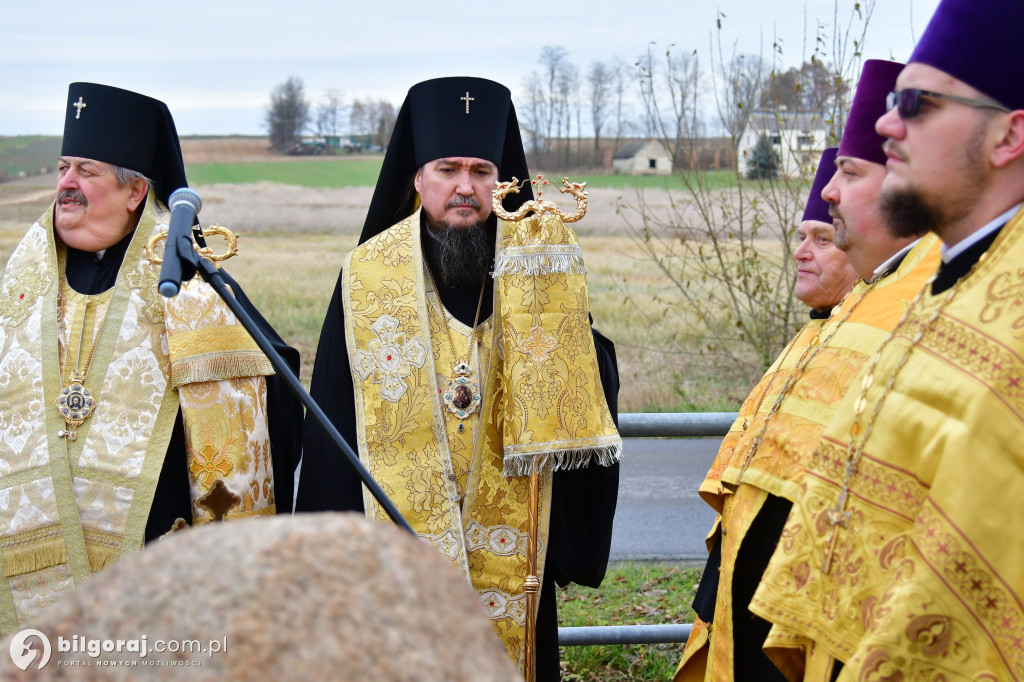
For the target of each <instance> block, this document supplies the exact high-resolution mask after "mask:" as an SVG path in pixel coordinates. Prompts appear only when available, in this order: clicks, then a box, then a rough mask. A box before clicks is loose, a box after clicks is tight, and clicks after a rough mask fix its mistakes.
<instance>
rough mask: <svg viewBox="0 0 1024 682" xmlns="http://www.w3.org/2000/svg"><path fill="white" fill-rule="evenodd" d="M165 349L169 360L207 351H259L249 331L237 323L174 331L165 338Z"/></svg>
mask: <svg viewBox="0 0 1024 682" xmlns="http://www.w3.org/2000/svg"><path fill="white" fill-rule="evenodd" d="M167 349H168V351H169V352H170V355H171V362H175V361H177V360H183V359H185V358H187V357H191V356H193V355H207V354H209V353H223V352H228V351H245V350H248V351H256V352H259V346H257V345H256V342H255V341H253V339H252V337H251V336H249V332H247V331H245V327H242V326H241V325H237V324H230V325H217V326H214V327H203V328H201V329H191V330H189V331H183V332H175V333H173V334H171V335H170V337H169V338H168V339H167Z"/></svg>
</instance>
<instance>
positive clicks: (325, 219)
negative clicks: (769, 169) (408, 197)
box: [0, 177, 756, 412]
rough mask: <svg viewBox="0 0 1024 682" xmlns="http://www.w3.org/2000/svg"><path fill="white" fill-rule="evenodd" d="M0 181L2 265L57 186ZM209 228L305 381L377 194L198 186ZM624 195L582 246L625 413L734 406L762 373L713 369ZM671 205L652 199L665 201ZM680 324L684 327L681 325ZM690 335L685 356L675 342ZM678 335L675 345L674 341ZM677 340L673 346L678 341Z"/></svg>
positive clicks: (600, 213) (611, 201)
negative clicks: (227, 237) (634, 234)
mask: <svg viewBox="0 0 1024 682" xmlns="http://www.w3.org/2000/svg"><path fill="white" fill-rule="evenodd" d="M31 180H33V181H32V182H18V183H8V184H5V185H0V262H6V259H7V257H8V255H9V254H10V252H11V251H12V250H13V248H14V246H16V245H17V242H18V240H19V239H20V238H21V235H22V234H24V231H25V229H26V228H27V226H28V225H29V224H30V223H31V222H32V221H33V220H35V219H36V218H38V217H39V215H41V214H42V212H43V211H44V210H45V209H46V207H47V206H48V205H49V203H50V201H51V200H52V198H53V190H52V189H51V188H52V184H49V182H51V181H52V178H45V177H43V178H38V179H31ZM199 192H200V195H201V196H202V197H203V203H204V207H203V211H202V216H203V218H204V219H205V222H206V223H208V224H209V223H213V222H218V223H221V224H224V225H227V226H228V227H231V228H232V229H233V230H235V231H236V232H238V233H240V234H241V235H242V238H241V241H240V243H239V247H240V249H241V256H240V257H239V258H237V259H232V260H231V261H228V262H227V263H226V264H225V267H226V268H227V270H228V271H229V272H231V274H232V275H234V277H235V278H236V279H237V280H238V281H239V282H240V283H241V284H242V285H243V286H244V288H245V290H246V293H247V294H248V295H249V297H250V298H251V299H252V300H253V302H254V303H255V304H256V306H257V307H258V308H259V309H260V310H261V311H262V312H263V314H264V315H265V316H266V317H267V319H268V320H269V321H270V322H271V324H273V325H274V327H275V328H276V329H277V330H278V332H279V333H280V334H281V336H282V337H283V338H284V339H286V340H287V341H288V342H289V343H290V344H291V345H293V346H295V347H296V348H298V349H299V351H300V353H301V354H302V360H303V362H302V379H303V380H304V381H305V382H307V383H308V380H309V376H310V371H311V369H312V364H313V359H314V355H315V352H316V344H317V340H318V338H319V335H320V328H321V325H322V322H323V316H324V314H325V312H326V310H327V304H328V302H329V299H330V296H331V295H332V293H333V291H334V285H335V283H336V281H337V277H338V272H339V270H340V267H341V264H342V262H343V260H344V257H345V254H346V253H347V252H348V250H350V249H351V248H352V247H354V246H355V243H356V240H357V237H358V233H359V230H360V229H361V225H362V221H363V217H364V216H365V211H366V206H367V205H368V204H369V200H370V196H371V194H372V190H371V188H351V189H337V190H334V189H324V190H312V189H303V188H299V187H292V186H284V185H275V184H272V183H260V184H257V185H214V186H210V187H202V188H199ZM619 197H621V193H620V192H617V191H615V190H595V191H594V193H593V197H592V201H591V208H590V212H588V214H587V218H586V219H585V220H584V221H583V223H582V224H580V229H579V232H580V239H581V242H582V244H583V249H584V255H585V257H586V260H587V265H588V269H589V272H590V275H589V283H590V295H591V308H592V311H593V315H594V324H595V326H596V327H597V328H598V329H600V330H601V331H602V332H603V333H604V334H605V335H606V336H608V337H609V338H611V339H612V340H613V341H615V344H616V350H617V353H618V359H619V369H620V375H621V383H622V387H621V391H620V398H619V400H620V409H621V410H622V411H626V412H632V411H660V410H665V411H676V410H719V409H721V410H727V409H736V406H737V405H738V404H739V401H740V400H741V399H742V398H743V396H744V395H745V393H746V387H749V386H750V385H751V384H752V383H753V381H754V380H756V376H755V377H751V376H744V375H742V373H740V374H739V375H737V373H736V371H735V370H732V371H731V372H730V371H726V370H723V368H721V367H714V366H709V364H708V361H707V359H706V358H704V357H701V356H700V355H699V354H698V353H697V352H696V348H697V347H698V346H699V340H700V339H699V333H698V330H699V326H698V325H697V324H696V320H692V319H689V317H688V316H687V315H686V314H685V312H686V311H682V312H683V313H684V314H683V315H681V316H680V315H675V314H673V315H667V314H666V312H672V313H677V312H679V311H678V310H677V309H676V307H677V306H679V305H680V304H679V303H678V299H677V298H676V297H674V296H673V294H672V290H671V287H670V285H669V284H668V283H667V282H666V281H665V279H664V277H663V276H662V275H661V273H660V272H659V271H658V270H657V269H656V268H654V267H652V266H651V263H650V262H649V261H647V260H645V259H644V258H643V256H642V253H641V252H640V249H639V248H638V247H637V245H636V244H635V242H634V240H633V239H632V238H631V237H629V236H628V235H627V234H626V233H625V230H624V229H623V226H622V222H621V216H619V215H618V214H617V212H616V205H617V203H618V202H619ZM666 200H667V199H665V198H664V197H662V198H660V199H659V198H655V199H653V201H655V202H657V201H666ZM680 320H683V321H684V322H682V323H681V322H680ZM680 336H682V337H686V338H692V340H693V342H692V344H690V343H684V344H682V347H692V348H694V352H693V353H681V352H673V351H666V350H664V349H666V348H678V347H680V344H679V343H678V342H677V341H678V338H679V337H680ZM673 339H675V340H676V341H672V340H673ZM670 341H672V342H670Z"/></svg>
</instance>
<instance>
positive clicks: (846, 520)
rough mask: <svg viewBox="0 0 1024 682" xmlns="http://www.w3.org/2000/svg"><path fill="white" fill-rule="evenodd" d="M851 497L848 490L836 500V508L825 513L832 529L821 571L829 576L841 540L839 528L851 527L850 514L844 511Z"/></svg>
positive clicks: (844, 490)
mask: <svg viewBox="0 0 1024 682" xmlns="http://www.w3.org/2000/svg"><path fill="white" fill-rule="evenodd" d="M848 496H849V493H848V492H847V490H846V488H845V487H844V488H843V491H842V492H841V493H839V499H838V500H836V506H835V507H833V508H832V509H829V510H827V511H826V512H825V514H826V515H827V516H828V525H830V526H831V529H829V531H828V539H827V540H826V541H825V543H826V544H827V545H828V547H827V549H826V550H825V562H824V563H823V564H822V565H821V570H822V571H823V572H824V573H825V574H826V575H828V572H829V570H830V569H831V568H832V557H833V555H834V554H835V551H836V542H837V541H838V540H839V526H842V527H843V528H848V527H849V525H850V512H848V511H844V509H845V507H846V498H847V497H848Z"/></svg>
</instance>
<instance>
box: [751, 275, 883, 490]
mask: <svg viewBox="0 0 1024 682" xmlns="http://www.w3.org/2000/svg"><path fill="white" fill-rule="evenodd" d="M873 288H874V284H869V285H868V287H867V289H866V290H865V291H864V293H863V294H861V296H860V298H858V299H857V300H856V301H854V302H853V303H852V304H851V305H850V307H849V308H848V309H847V310H846V312H845V314H844V315H843V317H842V319H840V320H838V321H836V323H835V324H834V325H832V327H831V328H830V329H829V331H828V335H827V336H825V338H824V339H821V329H819V330H818V333H817V335H815V337H814V338H813V339H811V342H810V343H808V344H807V347H806V348H804V351H803V353H801V354H800V357H799V359H797V361H796V364H795V365H793V371H792V372H791V373H790V375H789V376H788V377H787V378H786V383H785V384H783V385H782V390H780V391H779V395H778V396H776V397H775V403H774V404H773V405H772V409H771V410H770V411H769V412H768V414H767V416H765V418H764V424H762V425H761V431H760V432H759V433H758V434H757V436H756V437H755V438H754V440H753V442H752V443H751V445H750V449H749V450H748V451H747V454H746V456H745V457H744V458H743V466H741V467H740V473H739V476H738V477H737V479H736V480H737V481H742V480H743V474H745V473H746V471H747V467H749V466H750V462H751V461H752V460H753V458H754V454H755V453H757V451H758V449H760V447H761V441H762V440H763V439H764V434H765V432H767V431H768V425H769V423H771V420H772V417H774V416H775V414H776V413H777V412H778V411H779V408H781V407H782V402H783V401H784V400H785V399H786V396H787V395H789V392H790V390H792V388H793V386H794V385H795V384H796V382H797V379H799V378H800V376H801V375H803V373H804V370H806V369H807V366H808V365H809V364H811V360H813V359H814V358H815V357H817V355H818V353H820V352H821V350H822V349H823V348H825V347H826V346H828V343H829V341H831V340H832V337H833V336H835V333H836V332H837V331H839V327H841V326H842V325H843V323H845V322H846V321H847V320H848V319H849V318H850V315H852V314H853V311H854V310H856V309H857V306H859V305H860V302H861V301H863V300H864V298H865V297H866V296H867V295H868V294H869V293H871V291H872V290H873ZM852 293H853V289H850V291H848V292H846V295H845V296H843V300H842V301H840V302H839V305H837V306H836V307H834V308H832V313H831V314H830V315H829V319H828V322H831V321H832V318H833V317H835V315H836V311H837V310H840V309H841V308H842V307H843V305H844V304H845V303H846V299H848V298H849V297H850V295H851V294H852ZM797 336H799V334H798V335H797ZM796 338H797V337H794V338H793V341H792V342H791V343H790V348H792V346H793V344H794V343H796ZM786 353H787V354H788V353H789V350H787V351H786ZM785 359H786V358H785V356H783V358H782V361H785ZM782 361H780V362H779V366H778V368H776V370H775V373H776V374H777V373H778V372H779V370H780V369H782ZM774 379H775V375H774V374H773V375H772V380H773V381H774ZM768 386H769V387H771V382H769V384H768ZM767 393H768V389H767V388H766V389H765V393H764V394H763V395H762V396H761V400H760V401H758V403H757V406H758V408H760V407H761V403H762V402H763V401H764V397H765V395H766V394H767ZM756 415H757V412H756V410H755V412H754V416H756Z"/></svg>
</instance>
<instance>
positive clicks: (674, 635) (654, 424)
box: [558, 412, 737, 646]
mask: <svg viewBox="0 0 1024 682" xmlns="http://www.w3.org/2000/svg"><path fill="white" fill-rule="evenodd" d="M736 416H737V413H736V412H652V413H647V412H626V413H623V414H620V415H619V435H621V436H622V437H623V438H686V437H694V436H703V437H715V436H724V435H725V434H726V433H728V432H729V427H730V426H732V425H733V422H735V421H736ZM692 628H693V626H692V625H689V624H684V625H679V624H666V625H602V626H594V627H560V628H558V646H601V645H608V646H621V645H624V644H675V643H681V642H685V641H686V640H687V639H689V638H690V631H691V630H692Z"/></svg>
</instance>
